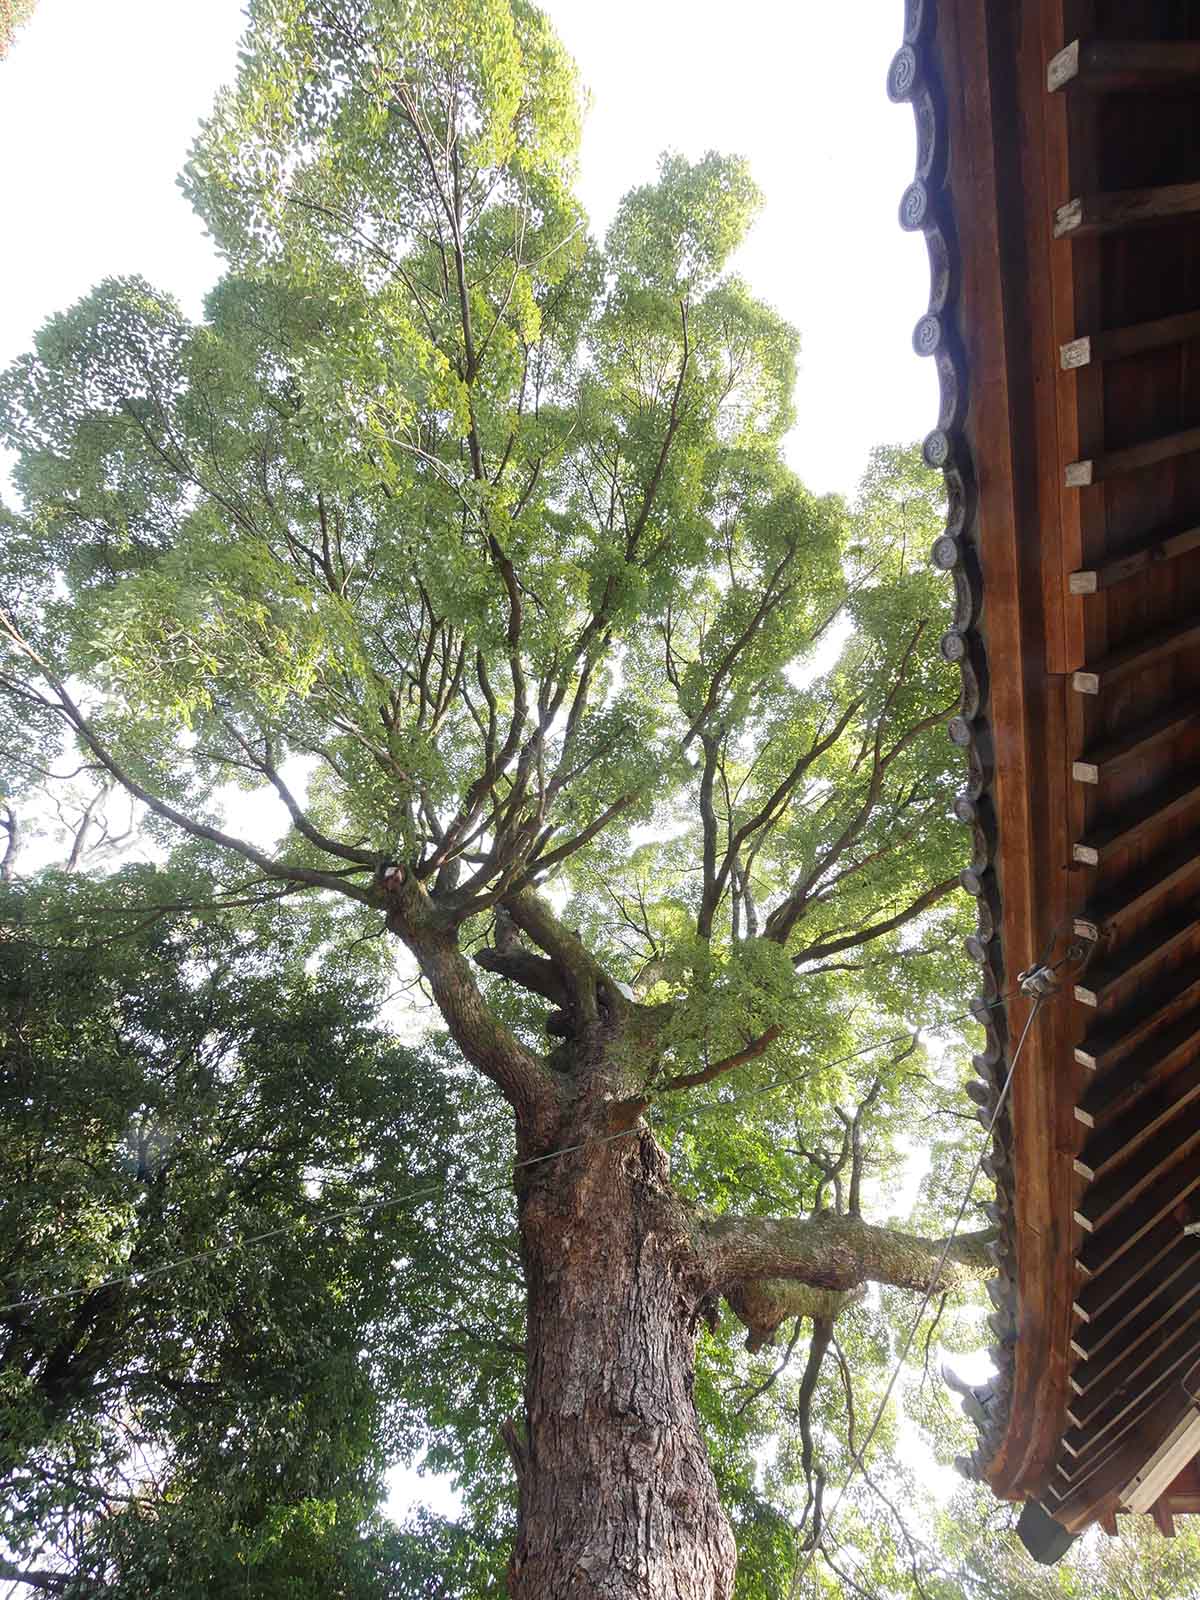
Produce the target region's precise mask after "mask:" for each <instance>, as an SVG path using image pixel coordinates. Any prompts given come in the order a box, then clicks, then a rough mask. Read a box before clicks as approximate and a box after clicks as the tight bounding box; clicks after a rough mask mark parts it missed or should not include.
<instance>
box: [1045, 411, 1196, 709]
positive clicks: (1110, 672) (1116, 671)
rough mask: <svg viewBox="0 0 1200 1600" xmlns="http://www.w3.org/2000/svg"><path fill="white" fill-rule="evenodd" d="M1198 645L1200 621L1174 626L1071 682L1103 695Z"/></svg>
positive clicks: (1085, 691) (1081, 689)
mask: <svg viewBox="0 0 1200 1600" xmlns="http://www.w3.org/2000/svg"><path fill="white" fill-rule="evenodd" d="M1197 437H1198V438H1200V429H1198V430H1197ZM1197 645H1200V622H1191V623H1172V624H1171V626H1170V627H1168V628H1161V629H1160V630H1159V631H1158V632H1157V633H1151V634H1147V635H1146V636H1145V637H1143V638H1141V639H1138V640H1137V641H1136V642H1135V643H1133V644H1130V645H1126V646H1125V648H1124V649H1122V650H1114V651H1113V653H1112V655H1110V656H1106V657H1105V658H1104V660H1103V661H1098V662H1097V663H1096V664H1095V666H1093V667H1087V668H1084V669H1082V670H1081V671H1079V672H1077V673H1075V675H1074V676H1073V678H1072V680H1071V682H1072V684H1073V686H1074V688H1075V689H1076V691H1077V692H1078V693H1079V694H1099V693H1100V692H1101V690H1103V689H1108V688H1111V686H1112V685H1113V684H1114V683H1119V682H1120V681H1121V679H1122V678H1127V677H1129V675H1130V674H1131V673H1134V672H1141V671H1143V670H1144V669H1145V668H1147V667H1154V666H1157V665H1158V664H1159V663H1160V662H1163V661H1169V660H1170V659H1171V657H1172V656H1174V655H1178V653H1179V652H1180V651H1181V650H1188V649H1191V648H1193V647H1194V646H1197Z"/></svg>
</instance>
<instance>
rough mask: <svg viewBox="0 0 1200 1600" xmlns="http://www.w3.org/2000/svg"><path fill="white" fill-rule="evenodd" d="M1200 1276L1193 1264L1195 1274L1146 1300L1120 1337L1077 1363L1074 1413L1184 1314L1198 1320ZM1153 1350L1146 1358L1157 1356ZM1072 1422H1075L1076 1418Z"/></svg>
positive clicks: (1074, 1377)
mask: <svg viewBox="0 0 1200 1600" xmlns="http://www.w3.org/2000/svg"><path fill="white" fill-rule="evenodd" d="M1197 1295H1200V1276H1197V1273H1196V1262H1195V1261H1193V1262H1192V1270H1191V1272H1190V1273H1188V1274H1187V1275H1186V1276H1183V1277H1180V1278H1177V1279H1176V1281H1175V1283H1174V1284H1173V1285H1172V1287H1171V1288H1170V1289H1169V1290H1168V1289H1167V1287H1166V1285H1163V1286H1162V1287H1161V1288H1160V1289H1159V1291H1158V1292H1157V1293H1156V1294H1155V1295H1154V1296H1153V1297H1152V1298H1151V1299H1150V1300H1145V1299H1143V1302H1142V1310H1141V1311H1140V1312H1139V1314H1138V1315H1137V1316H1136V1317H1134V1318H1133V1319H1132V1320H1130V1321H1129V1322H1126V1323H1125V1324H1124V1326H1123V1327H1122V1328H1121V1329H1120V1337H1119V1338H1117V1337H1115V1335H1114V1336H1110V1337H1109V1338H1108V1339H1107V1340H1105V1341H1103V1343H1102V1344H1101V1345H1100V1346H1099V1347H1098V1348H1097V1349H1096V1350H1095V1351H1094V1352H1093V1353H1092V1355H1090V1356H1087V1357H1085V1358H1084V1359H1083V1360H1081V1361H1078V1362H1076V1364H1075V1369H1074V1371H1073V1372H1072V1375H1071V1388H1072V1389H1073V1390H1074V1392H1075V1396H1076V1399H1075V1400H1072V1402H1071V1409H1072V1411H1074V1412H1076V1415H1077V1416H1078V1413H1079V1410H1080V1409H1081V1408H1082V1406H1083V1405H1084V1403H1085V1402H1084V1399H1083V1397H1084V1396H1085V1395H1088V1394H1090V1393H1091V1392H1092V1391H1093V1390H1095V1389H1096V1386H1097V1385H1098V1384H1099V1385H1104V1384H1105V1380H1106V1379H1107V1378H1108V1377H1109V1375H1110V1374H1111V1373H1112V1372H1113V1371H1114V1369H1115V1368H1117V1367H1119V1366H1120V1365H1121V1364H1122V1363H1123V1362H1125V1361H1127V1360H1128V1359H1129V1358H1130V1357H1132V1356H1133V1354H1134V1352H1135V1351H1138V1350H1141V1349H1142V1347H1143V1346H1144V1345H1145V1344H1146V1342H1147V1340H1153V1339H1155V1335H1158V1334H1160V1330H1163V1329H1165V1328H1166V1327H1167V1325H1168V1324H1169V1323H1170V1322H1171V1321H1172V1319H1173V1318H1177V1317H1178V1316H1179V1315H1180V1314H1182V1312H1183V1310H1184V1308H1185V1307H1190V1308H1191V1311H1192V1312H1193V1313H1194V1314H1195V1316H1200V1301H1197V1298H1196V1297H1197ZM1161 1343H1162V1338H1161V1336H1160V1337H1159V1338H1158V1339H1157V1340H1156V1342H1155V1350H1156V1349H1157V1347H1158V1345H1160V1344H1161ZM1155 1350H1151V1351H1150V1352H1149V1354H1148V1355H1147V1356H1146V1359H1149V1357H1150V1356H1153V1355H1154V1354H1155ZM1111 1387H1112V1386H1111V1385H1107V1386H1106V1387H1105V1393H1111ZM1072 1420H1075V1419H1074V1418H1073V1419H1072Z"/></svg>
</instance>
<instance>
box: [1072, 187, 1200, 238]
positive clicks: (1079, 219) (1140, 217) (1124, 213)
mask: <svg viewBox="0 0 1200 1600" xmlns="http://www.w3.org/2000/svg"><path fill="white" fill-rule="evenodd" d="M1198 211H1200V183H1168V184H1163V185H1162V186H1160V187H1159V188H1154V189H1114V190H1109V191H1108V192H1106V193H1096V194H1083V195H1079V196H1077V198H1075V199H1074V200H1068V201H1067V203H1066V205H1065V206H1059V207H1058V208H1057V210H1056V211H1055V213H1054V237H1055V238H1056V239H1064V238H1067V237H1068V236H1072V237H1074V238H1086V237H1087V235H1088V234H1093V233H1115V232H1118V231H1120V230H1121V229H1123V228H1140V227H1146V226H1148V225H1153V224H1154V223H1160V222H1179V221H1185V220H1186V219H1187V218H1189V217H1193V216H1195V214H1196V213H1197V212H1198Z"/></svg>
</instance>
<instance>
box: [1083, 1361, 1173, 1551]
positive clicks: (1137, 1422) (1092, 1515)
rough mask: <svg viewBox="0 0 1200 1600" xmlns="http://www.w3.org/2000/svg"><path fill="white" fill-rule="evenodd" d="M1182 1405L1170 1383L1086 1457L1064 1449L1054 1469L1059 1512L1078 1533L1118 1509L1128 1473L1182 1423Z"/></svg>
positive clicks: (1132, 1471)
mask: <svg viewBox="0 0 1200 1600" xmlns="http://www.w3.org/2000/svg"><path fill="white" fill-rule="evenodd" d="M1184 1411H1186V1402H1185V1401H1184V1400H1183V1397H1182V1396H1181V1395H1180V1394H1179V1393H1178V1391H1177V1390H1176V1388H1175V1387H1174V1385H1168V1386H1167V1388H1166V1390H1165V1391H1164V1392H1163V1393H1162V1394H1160V1395H1159V1396H1158V1397H1157V1398H1156V1399H1155V1400H1154V1401H1152V1403H1151V1404H1150V1407H1149V1409H1148V1410H1147V1411H1145V1412H1143V1413H1141V1414H1136V1413H1135V1414H1133V1415H1131V1416H1130V1418H1129V1420H1128V1421H1127V1422H1124V1423H1122V1424H1121V1425H1120V1426H1119V1427H1118V1428H1115V1429H1114V1430H1113V1431H1112V1433H1111V1435H1110V1443H1109V1444H1108V1445H1107V1446H1106V1447H1104V1448H1102V1449H1100V1450H1098V1451H1089V1452H1088V1455H1087V1458H1086V1460H1084V1461H1076V1460H1075V1459H1074V1458H1073V1457H1072V1456H1070V1455H1064V1457H1063V1458H1062V1459H1061V1460H1060V1461H1059V1464H1058V1467H1057V1468H1056V1471H1055V1474H1054V1477H1055V1483H1056V1492H1055V1496H1054V1498H1055V1510H1054V1515H1055V1517H1056V1518H1057V1519H1058V1520H1059V1521H1060V1522H1062V1524H1063V1526H1064V1527H1066V1528H1068V1529H1070V1531H1071V1532H1073V1533H1078V1532H1080V1531H1081V1530H1082V1529H1083V1528H1085V1527H1086V1526H1087V1525H1088V1523H1089V1522H1093V1521H1095V1519H1096V1518H1097V1516H1100V1515H1103V1514H1104V1513H1106V1512H1108V1511H1116V1510H1117V1508H1118V1506H1119V1504H1120V1496H1121V1494H1122V1492H1123V1491H1124V1489H1125V1488H1126V1486H1127V1485H1128V1483H1129V1481H1130V1479H1131V1478H1132V1477H1134V1476H1135V1475H1136V1474H1137V1473H1138V1472H1140V1471H1141V1469H1142V1467H1143V1466H1144V1465H1145V1464H1146V1462H1148V1461H1149V1460H1150V1459H1151V1457H1152V1456H1153V1455H1154V1453H1155V1451H1156V1450H1157V1449H1158V1448H1159V1446H1160V1445H1161V1444H1162V1443H1163V1441H1164V1439H1166V1438H1167V1437H1168V1436H1169V1435H1170V1434H1171V1432H1172V1430H1173V1429H1174V1428H1176V1427H1177V1426H1178V1424H1179V1418H1180V1414H1181V1412H1184ZM1066 1463H1069V1464H1070V1467H1069V1468H1068V1467H1067V1466H1066V1465H1065V1464H1066ZM1070 1469H1073V1470H1070Z"/></svg>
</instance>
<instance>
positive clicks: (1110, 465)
mask: <svg viewBox="0 0 1200 1600" xmlns="http://www.w3.org/2000/svg"><path fill="white" fill-rule="evenodd" d="M1197 187H1198V188H1200V185H1197ZM1197 450H1200V428H1184V429H1182V430H1181V431H1180V432H1179V433H1163V434H1159V436H1158V437H1157V438H1156V439H1143V440H1142V442H1141V444H1131V445H1127V446H1126V448H1125V449H1124V450H1109V451H1106V452H1105V454H1104V455H1100V456H1093V457H1091V458H1090V459H1088V460H1085V461H1068V463H1067V465H1066V468H1065V469H1064V472H1063V483H1064V484H1065V486H1066V487H1067V488H1068V489H1086V488H1087V487H1088V486H1089V485H1090V484H1093V483H1103V482H1105V480H1106V479H1108V478H1122V477H1124V476H1126V474H1127V473H1130V472H1142V471H1143V470H1144V469H1145V468H1146V467H1155V466H1157V465H1158V463H1159V462H1160V461H1174V460H1175V458H1176V457H1177V456H1187V455H1194V454H1195V452H1196V451H1197Z"/></svg>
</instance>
